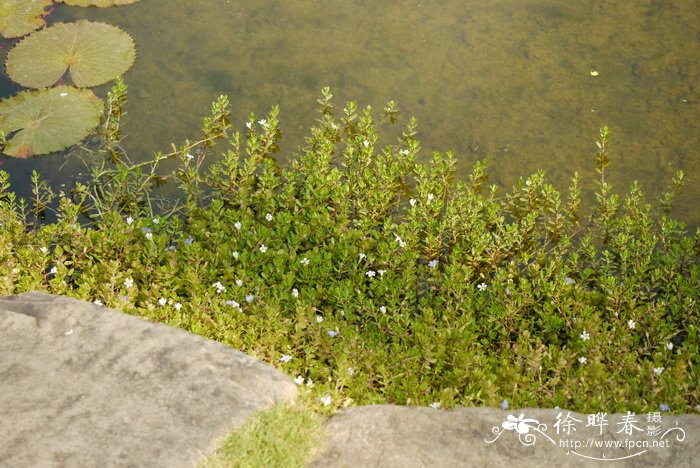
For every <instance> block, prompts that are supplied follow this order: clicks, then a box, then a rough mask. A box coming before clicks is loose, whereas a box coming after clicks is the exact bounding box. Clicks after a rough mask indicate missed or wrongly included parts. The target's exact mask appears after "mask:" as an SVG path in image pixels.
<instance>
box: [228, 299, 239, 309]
mask: <svg viewBox="0 0 700 468" xmlns="http://www.w3.org/2000/svg"><path fill="white" fill-rule="evenodd" d="M226 305H227V306H230V307H235V308H236V309H238V310H241V305H240V304H239V303H238V302H236V301H232V300H228V301H226Z"/></svg>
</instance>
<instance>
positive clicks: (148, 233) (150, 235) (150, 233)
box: [146, 232, 153, 240]
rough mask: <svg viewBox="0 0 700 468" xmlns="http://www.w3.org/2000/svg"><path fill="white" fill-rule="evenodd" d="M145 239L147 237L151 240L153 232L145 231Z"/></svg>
mask: <svg viewBox="0 0 700 468" xmlns="http://www.w3.org/2000/svg"><path fill="white" fill-rule="evenodd" d="M146 239H148V240H153V233H152V232H147V233H146Z"/></svg>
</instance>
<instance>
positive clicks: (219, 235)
mask: <svg viewBox="0 0 700 468" xmlns="http://www.w3.org/2000/svg"><path fill="white" fill-rule="evenodd" d="M119 86H121V88H119V87H115V90H113V93H112V94H111V95H110V97H109V99H108V101H109V104H110V105H109V110H108V117H107V118H106V119H105V125H104V130H105V134H106V135H108V136H109V140H108V141H107V148H108V149H109V154H110V155H111V156H112V158H114V162H113V163H110V166H109V167H107V166H104V167H102V168H100V169H97V170H95V171H94V173H93V176H92V180H91V181H90V183H88V184H78V185H77V186H76V187H75V189H74V190H73V191H72V193H70V194H59V196H58V197H57V200H58V201H57V202H53V203H54V206H57V208H56V210H57V221H56V222H53V223H42V222H40V218H41V215H42V213H43V212H44V211H45V210H46V209H47V207H49V206H52V199H53V194H52V193H51V191H50V190H49V188H48V187H46V185H45V184H44V183H43V182H41V180H40V179H39V177H38V175H37V176H36V177H35V179H34V183H35V196H34V199H33V200H29V201H27V202H25V201H23V200H17V199H16V197H15V196H14V194H13V192H11V191H10V188H9V184H8V182H7V181H8V176H7V174H5V173H3V172H0V223H1V225H2V229H1V230H0V271H2V272H3V274H2V275H1V276H0V293H1V294H16V293H20V292H23V291H27V290H45V291H47V292H50V293H55V294H64V295H68V296H73V297H78V298H83V299H88V300H91V301H99V302H100V303H102V304H105V305H107V306H110V307H115V308H118V309H121V310H124V311H125V312H128V313H131V314H136V315H140V316H143V317H147V318H149V319H151V320H157V321H162V322H165V323H169V324H172V325H174V326H178V327H182V328H185V329H187V330H191V331H192V332H194V333H198V334H201V335H203V336H206V337H208V338H211V339H214V340H218V341H221V342H223V343H226V344H228V345H230V346H233V347H235V348H237V349H240V350H243V351H244V352H247V353H250V354H252V355H254V356H256V357H258V358H260V359H263V360H265V361H267V362H269V363H271V364H273V365H275V366H277V367H279V368H280V369H282V370H283V371H285V372H287V373H288V374H289V375H290V376H292V377H293V378H297V380H298V382H299V383H300V384H302V385H303V386H304V387H308V388H309V392H312V394H315V395H316V398H315V401H318V402H319V403H318V404H319V407H320V408H322V407H324V406H326V407H328V408H334V407H339V406H344V405H349V404H368V403H379V402H388V403H398V404H426V405H427V404H436V403H440V404H441V405H442V407H450V406H454V405H499V404H501V402H502V401H503V400H507V401H508V403H509V404H510V406H511V407H514V406H516V407H518V406H519V407H525V406H540V407H543V406H549V407H551V406H560V407H566V408H569V409H572V410H580V411H598V410H600V411H607V412H613V411H627V410H630V411H658V408H659V407H660V405H661V406H662V407H663V408H664V409H666V407H668V408H670V409H671V410H672V411H679V412H683V411H691V410H692V409H693V407H695V406H696V405H698V403H700V398H699V389H698V382H699V381H700V371H699V369H698V366H699V365H700V358H699V357H698V344H699V343H700V338H699V336H698V326H699V321H698V318H699V313H698V305H697V299H698V290H699V286H700V268H699V263H698V254H699V252H700V233H696V234H695V235H694V236H691V235H688V234H687V233H686V231H685V227H684V226H683V224H682V223H680V222H678V221H675V220H673V219H671V218H670V217H669V214H668V213H669V208H670V204H671V202H672V198H673V194H672V193H669V194H665V195H664V196H663V197H662V200H660V201H659V202H658V203H657V204H656V206H652V205H651V204H648V203H647V202H646V201H645V197H644V195H643V193H642V191H641V189H640V188H639V187H638V186H634V187H632V188H631V190H630V191H629V194H628V195H626V196H624V197H618V196H617V195H615V194H614V193H613V192H612V191H611V189H610V187H609V185H608V181H607V180H606V179H605V175H606V173H605V170H606V167H607V164H608V159H609V157H610V154H609V148H608V145H609V137H610V135H609V132H608V130H607V129H605V128H604V129H603V130H601V135H600V137H599V141H598V146H599V151H598V153H597V155H596V160H595V163H596V164H597V165H598V172H599V176H600V177H599V179H598V180H597V181H592V182H591V183H590V184H587V185H589V186H591V187H594V188H593V191H594V195H595V200H596V202H595V203H594V206H592V207H590V209H586V210H585V212H584V211H582V208H581V188H580V185H579V177H578V176H574V178H573V183H572V187H571V188H570V189H569V190H568V193H567V194H566V195H564V196H563V195H562V194H560V192H558V191H557V190H555V188H554V187H553V186H552V185H550V184H549V183H547V181H546V180H545V177H544V175H543V174H542V173H537V174H534V175H531V176H530V177H528V178H526V179H521V180H520V181H519V182H518V183H517V185H516V186H515V187H514V188H513V189H512V191H511V192H510V193H508V194H506V195H504V196H500V195H498V193H497V189H496V188H495V187H488V186H486V174H485V169H486V167H485V164H483V163H477V164H476V165H475V166H474V169H473V172H472V174H471V175H470V176H469V177H467V178H466V179H465V180H457V181H455V180H454V179H455V174H454V166H455V161H454V158H453V156H452V155H451V154H438V153H436V154H433V155H432V157H431V160H430V161H429V162H428V163H425V164H424V163H418V162H417V157H418V155H419V151H420V146H419V142H418V141H417V140H416V139H415V122H413V121H411V122H410V123H409V124H408V126H407V128H406V129H405V130H404V132H403V134H402V136H401V137H400V138H399V140H398V141H397V142H396V143H395V144H391V145H387V146H385V147H383V148H378V147H377V146H376V145H377V139H378V135H377V132H376V127H377V124H376V122H375V120H374V117H373V114H372V111H371V109H366V110H365V111H362V112H359V111H358V110H357V108H356V106H355V104H353V103H349V104H348V105H347V106H346V108H345V109H344V110H343V112H342V116H341V117H339V118H338V117H336V116H334V109H333V106H332V104H331V94H330V91H329V90H327V89H326V90H324V95H323V98H322V99H320V100H319V105H320V108H321V109H320V110H321V113H320V118H319V120H318V123H317V125H316V126H315V127H314V128H313V129H311V132H310V135H309V137H308V138H307V140H306V142H305V144H304V146H303V148H301V149H300V150H299V151H298V154H296V155H295V157H294V159H293V160H292V161H291V162H290V163H289V164H288V165H286V166H285V167H280V166H279V165H278V164H277V163H276V162H275V160H274V159H273V157H272V154H273V153H274V152H275V151H277V149H278V145H277V143H278V139H279V126H278V125H279V124H278V120H277V109H276V108H273V110H272V112H271V113H270V115H269V116H267V118H266V119H264V120H259V121H256V120H257V119H256V118H255V117H254V116H251V118H250V120H249V122H248V123H247V125H246V126H247V131H246V132H245V134H244V135H240V134H239V133H233V134H232V135H229V131H230V125H229V123H228V102H227V99H226V98H225V97H221V98H220V99H219V100H218V101H217V102H216V103H214V105H213V107H212V114H211V116H210V117H209V118H207V119H206V120H205V125H204V137H203V138H202V139H201V140H198V141H196V142H186V143H185V144H184V145H183V146H182V147H181V148H174V149H173V152H172V153H170V154H167V155H163V154H157V155H156V157H155V159H154V161H150V162H147V163H141V164H130V163H128V162H126V159H125V158H124V157H123V155H121V156H120V151H119V148H118V144H117V143H118V120H119V115H120V111H119V109H120V106H121V104H122V103H123V98H124V92H125V89H124V88H123V85H122V84H121V83H120V84H119ZM384 116H385V118H388V119H389V120H394V118H395V109H394V106H393V105H389V106H387V108H386V109H385V113H384ZM222 138H225V139H227V140H228V147H227V149H226V150H225V152H224V153H223V154H222V155H221V157H220V158H217V159H216V161H215V162H213V163H209V162H208V159H211V158H213V153H214V152H215V150H214V149H213V147H212V142H213V141H215V140H217V139H222ZM216 151H218V150H216ZM170 158H179V160H180V165H179V166H178V168H177V169H176V170H174V171H173V172H172V173H170V174H163V173H162V170H161V169H160V166H159V163H161V162H162V161H163V160H164V159H170ZM205 163H206V164H205ZM592 163H594V161H593V159H592ZM681 179H682V174H679V177H678V178H677V180H676V181H675V183H676V185H677V186H680V182H681ZM163 181H166V182H169V183H171V184H173V185H175V184H176V185H177V186H178V187H179V188H180V189H181V190H182V193H183V195H182V197H181V198H180V200H181V203H179V204H178V203H175V204H170V205H168V206H167V207H164V206H162V205H158V203H156V202H157V201H158V200H157V199H156V198H157V195H156V194H157V193H158V189H157V188H156V187H155V186H156V185H157V184H156V182H163ZM156 206H158V208H157V209H156Z"/></svg>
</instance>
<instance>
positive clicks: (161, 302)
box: [158, 297, 168, 306]
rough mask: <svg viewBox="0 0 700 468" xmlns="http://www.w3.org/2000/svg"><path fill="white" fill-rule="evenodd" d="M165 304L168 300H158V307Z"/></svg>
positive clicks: (162, 298)
mask: <svg viewBox="0 0 700 468" xmlns="http://www.w3.org/2000/svg"><path fill="white" fill-rule="evenodd" d="M167 303H168V300H167V299H165V298H164V297H161V298H160V299H158V305H160V306H164V305H165V304H167Z"/></svg>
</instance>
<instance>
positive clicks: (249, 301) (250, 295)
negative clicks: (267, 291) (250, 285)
mask: <svg viewBox="0 0 700 468" xmlns="http://www.w3.org/2000/svg"><path fill="white" fill-rule="evenodd" d="M254 299H255V296H253V295H252V294H248V295H247V296H246V297H245V301H246V302H247V303H249V304H250V303H251V302H253V300H254Z"/></svg>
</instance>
